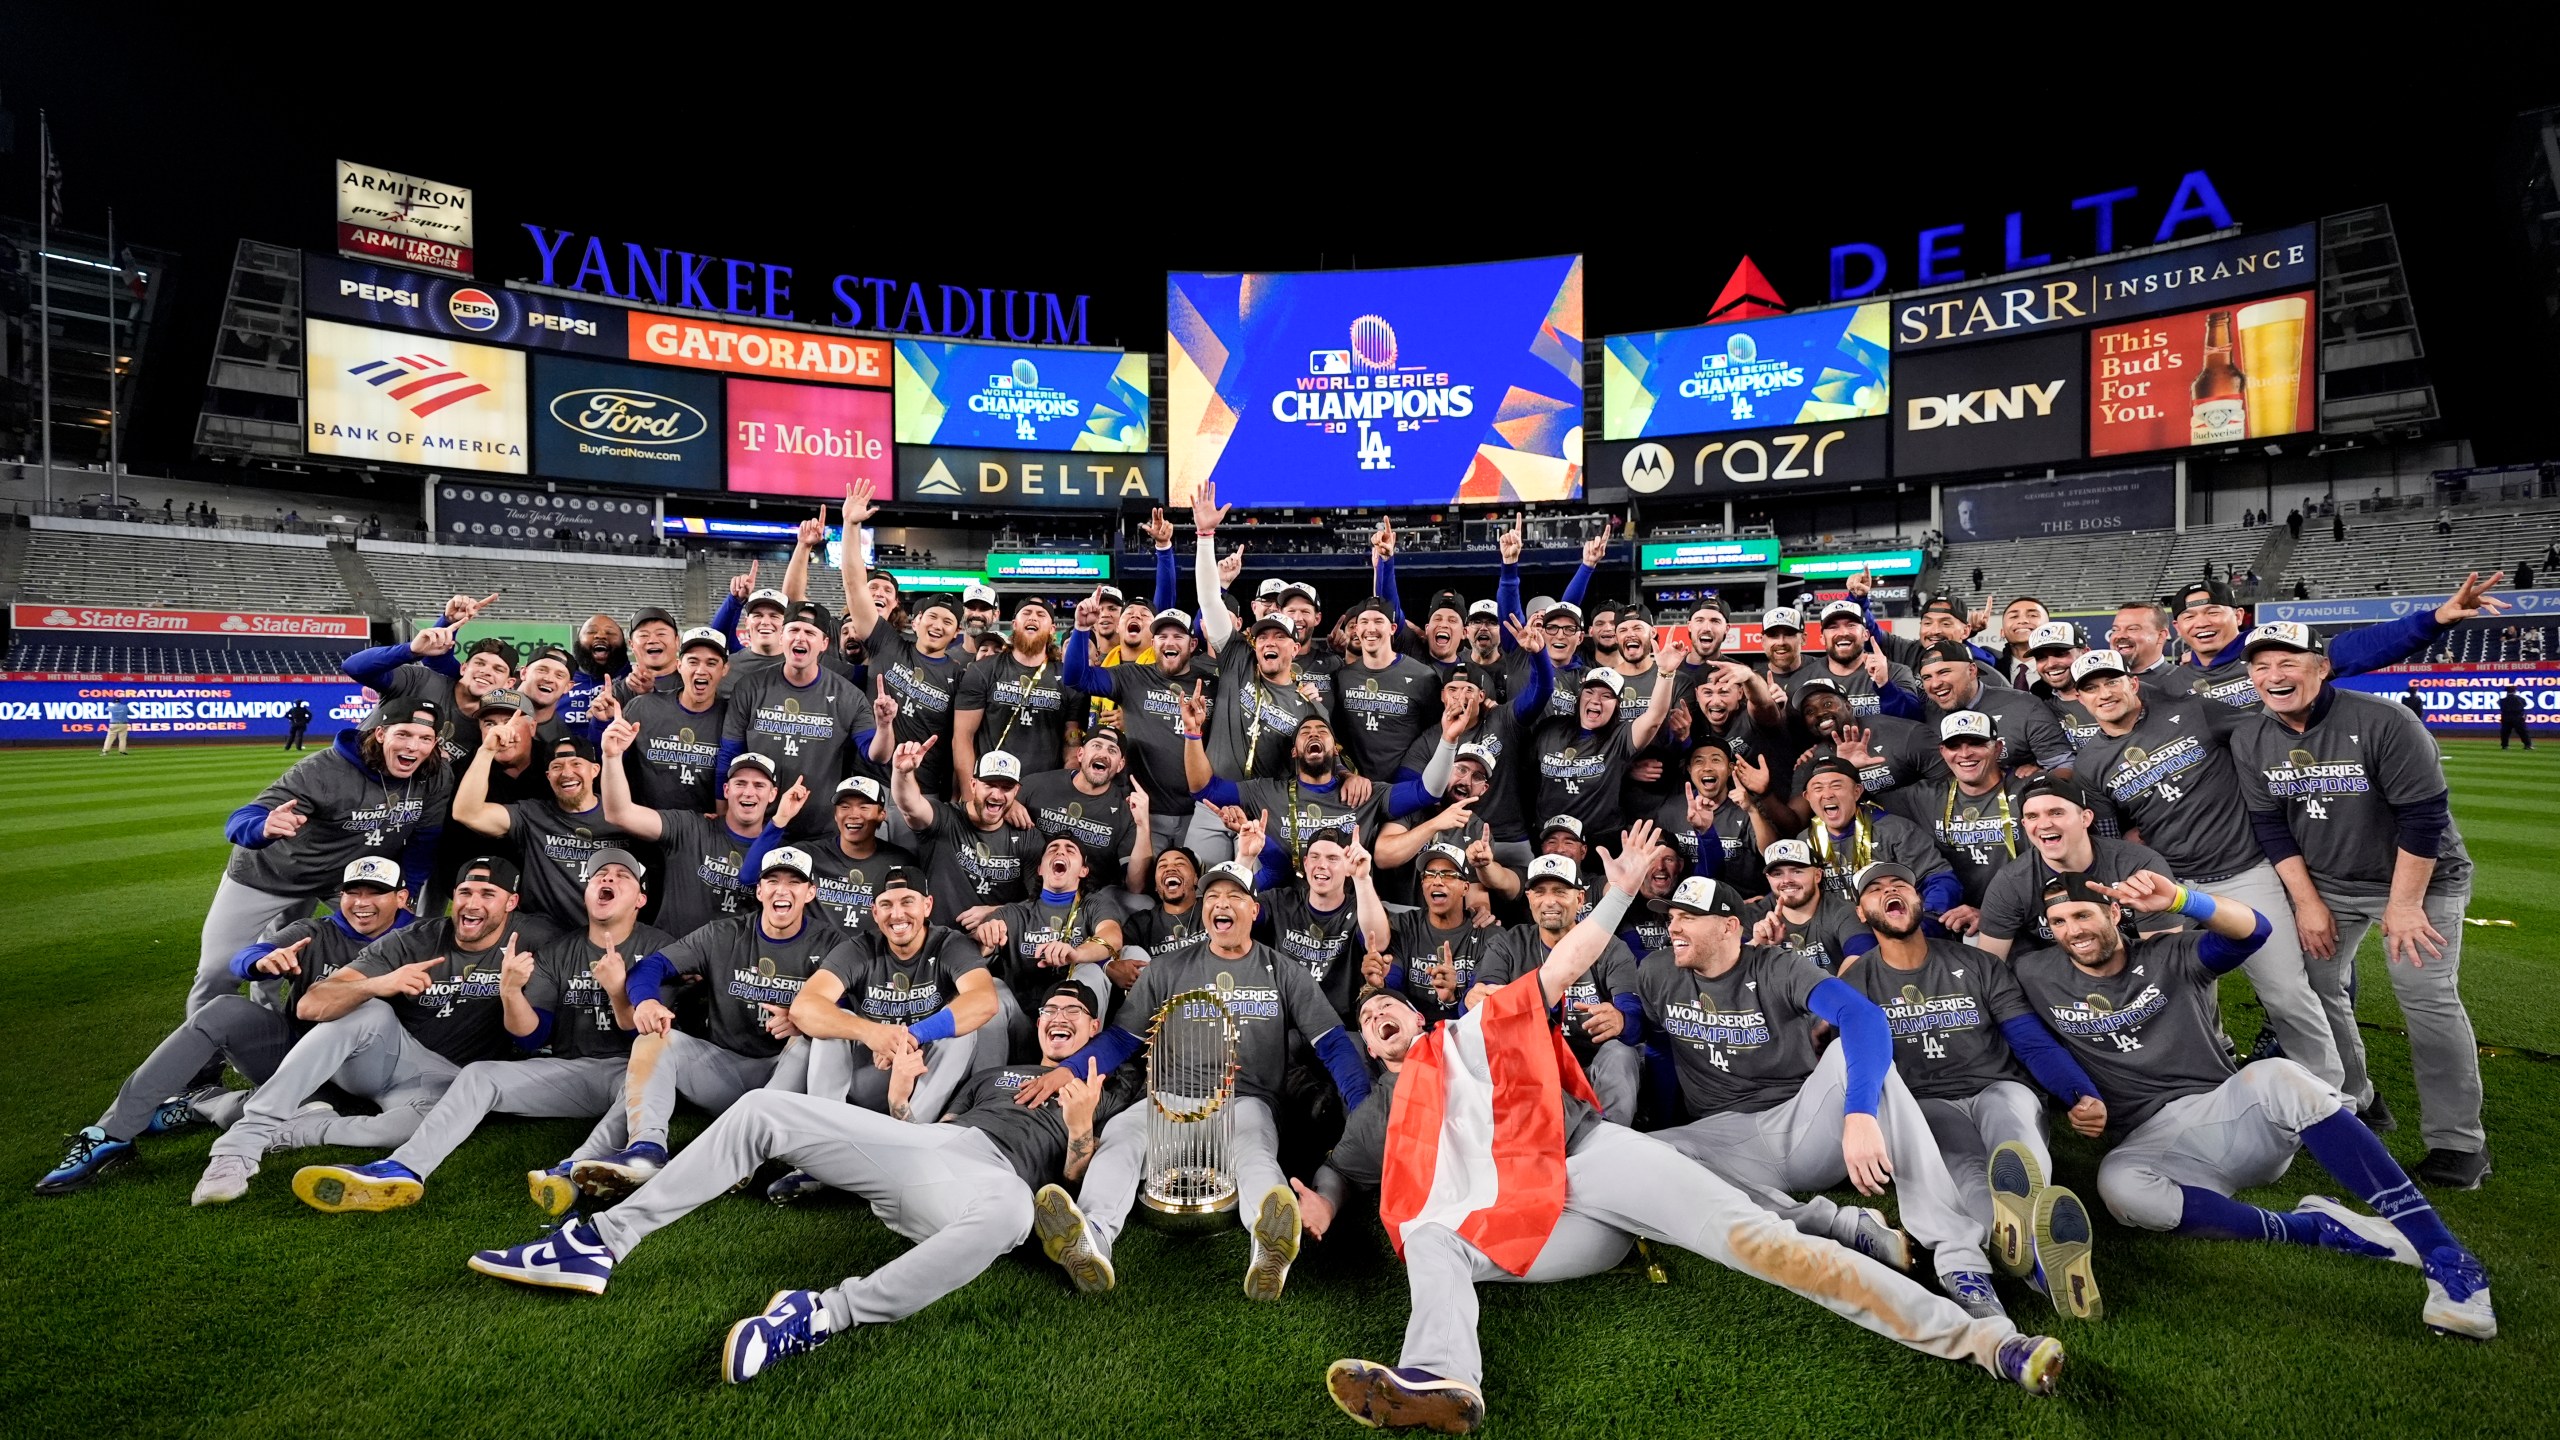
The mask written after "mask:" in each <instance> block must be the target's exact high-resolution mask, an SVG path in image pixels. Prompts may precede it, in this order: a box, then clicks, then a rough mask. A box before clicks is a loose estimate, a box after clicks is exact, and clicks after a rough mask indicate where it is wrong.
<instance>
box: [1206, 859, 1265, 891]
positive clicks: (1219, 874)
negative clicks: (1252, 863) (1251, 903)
mask: <svg viewBox="0 0 2560 1440" xmlns="http://www.w3.org/2000/svg"><path fill="white" fill-rule="evenodd" d="M1221 880H1224V881H1226V882H1227V883H1228V884H1230V885H1233V886H1234V887H1236V888H1237V889H1239V890H1242V891H1243V892H1244V893H1246V894H1247V895H1250V894H1252V893H1253V871H1251V870H1249V869H1247V868H1246V867H1245V863H1244V862H1243V861H1241V860H1222V861H1220V862H1219V863H1217V864H1215V865H1212V866H1210V867H1209V870H1208V873H1207V874H1205V875H1202V876H1201V877H1200V893H1201V894H1203V895H1206V894H1208V893H1209V887H1210V886H1212V885H1215V884H1217V883H1218V882H1219V881H1221Z"/></svg>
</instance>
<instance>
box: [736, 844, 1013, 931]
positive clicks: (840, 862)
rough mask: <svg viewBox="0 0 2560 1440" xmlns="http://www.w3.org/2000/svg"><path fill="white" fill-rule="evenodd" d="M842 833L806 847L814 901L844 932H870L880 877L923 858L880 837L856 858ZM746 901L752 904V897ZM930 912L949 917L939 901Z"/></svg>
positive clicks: (918, 863)
mask: <svg viewBox="0 0 2560 1440" xmlns="http://www.w3.org/2000/svg"><path fill="white" fill-rule="evenodd" d="M842 833H843V832H841V831H839V832H837V834H836V835H831V836H829V837H828V838H826V839H824V840H821V841H819V842H817V843H816V844H814V845H811V846H809V847H808V850H809V860H810V862H811V863H812V864H814V865H815V866H816V867H817V870H818V873H817V874H816V875H814V876H812V877H811V879H812V880H814V881H815V883H816V884H817V887H818V904H819V905H820V906H821V907H822V908H823V909H825V911H826V912H827V918H828V919H830V920H832V921H834V922H835V923H836V928H837V929H839V930H842V931H843V932H844V933H845V934H847V935H869V934H873V933H875V932H874V931H873V929H872V927H871V899H872V896H874V895H876V894H878V893H879V889H880V882H881V880H882V879H884V878H886V877H887V875H888V874H889V872H890V871H891V870H893V869H896V868H897V867H899V866H901V865H903V866H906V867H908V868H909V869H922V868H924V866H923V862H922V861H920V860H918V859H917V858H916V857H915V856H913V855H911V854H909V853H907V851H906V850H905V849H904V848H903V847H901V846H897V845H891V844H889V843H888V842H886V841H883V840H874V841H873V842H872V844H871V853H870V854H868V855H865V856H862V857H860V858H858V859H857V858H856V857H854V856H853V855H851V854H848V853H847V852H846V850H845V848H844V841H843V839H842V838H841V837H842ZM928 883H930V881H929V880H928ZM748 903H749V904H750V905H753V904H754V901H753V899H752V897H751V898H750V899H749V901H748ZM962 908H963V909H966V908H967V907H966V906H963V907H962ZM934 913H935V915H936V916H937V917H938V918H941V919H945V920H948V919H950V918H951V917H950V916H949V915H947V914H944V913H943V912H942V907H941V906H940V905H939V904H937V905H936V906H935V907H934Z"/></svg>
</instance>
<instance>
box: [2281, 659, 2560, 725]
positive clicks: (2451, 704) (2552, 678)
mask: <svg viewBox="0 0 2560 1440" xmlns="http://www.w3.org/2000/svg"><path fill="white" fill-rule="evenodd" d="M2329 683H2330V684H2333V685H2339V686H2343V687H2345V688H2346V689H2349V690H2361V691H2363V692H2364V693H2366V694H2368V695H2379V696H2381V697H2382V698H2383V699H2385V700H2398V699H2400V697H2402V696H2404V695H2415V696H2417V697H2418V700H2419V703H2421V704H2423V705H2425V706H2426V707H2427V728H2428V729H2430V730H2437V731H2442V732H2444V733H2446V734H2449V735H2494V734H2496V733H2498V706H2499V702H2501V701H2502V700H2504V699H2505V698H2506V694H2507V692H2508V691H2509V690H2513V691H2515V692H2516V693H2517V694H2519V695H2521V696H2523V697H2524V723H2525V728H2527V729H2529V730H2535V731H2548V730H2560V666H2552V667H2549V668H2537V667H2535V666H2530V665H2412V666H2407V667H2404V668H2401V669H2396V670H2374V671H2369V672H2367V673H2365V674H2362V675H2349V676H2347V677H2345V678H2344V679H2336V680H2332V681H2330V682H2329Z"/></svg>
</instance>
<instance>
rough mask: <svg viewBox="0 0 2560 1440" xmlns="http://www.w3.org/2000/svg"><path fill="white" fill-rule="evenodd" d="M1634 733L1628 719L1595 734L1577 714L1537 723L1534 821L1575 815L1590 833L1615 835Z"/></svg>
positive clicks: (1533, 757) (1532, 791)
mask: <svg viewBox="0 0 2560 1440" xmlns="http://www.w3.org/2000/svg"><path fill="white" fill-rule="evenodd" d="M1629 738H1630V737H1629V736H1628V734H1627V726H1626V722H1624V721H1622V720H1612V721H1610V722H1609V723H1608V725H1606V726H1605V727H1603V728H1602V729H1601V730H1599V731H1598V732H1597V733H1594V732H1592V731H1589V730H1585V729H1583V728H1582V721H1581V720H1580V719H1579V718H1578V717H1573V716H1567V717H1563V718H1555V717H1550V718H1548V719H1546V720H1542V721H1540V722H1539V723H1538V729H1537V732H1536V733H1535V734H1534V735H1533V736H1532V737H1531V738H1530V742H1529V749H1530V750H1531V751H1532V752H1533V753H1532V754H1531V756H1530V757H1529V758H1530V759H1531V760H1532V761H1533V762H1534V763H1535V765H1536V767H1537V768H1536V770H1535V772H1534V774H1532V775H1531V776H1530V781H1531V788H1530V797H1531V800H1530V806H1529V812H1530V813H1531V814H1533V815H1535V816H1537V817H1538V818H1537V820H1536V821H1535V822H1533V823H1537V824H1544V823H1545V822H1546V820H1547V818H1548V817H1549V816H1554V815H1570V816H1572V817H1573V818H1575V819H1577V820H1579V821H1581V822H1582V833H1583V834H1584V835H1586V836H1598V835H1608V834H1614V833H1615V832H1616V831H1617V829H1618V809H1619V806H1618V786H1619V782H1620V781H1621V780H1622V779H1624V778H1625V776H1626V773H1627V760H1628V756H1627V749H1628V740H1629Z"/></svg>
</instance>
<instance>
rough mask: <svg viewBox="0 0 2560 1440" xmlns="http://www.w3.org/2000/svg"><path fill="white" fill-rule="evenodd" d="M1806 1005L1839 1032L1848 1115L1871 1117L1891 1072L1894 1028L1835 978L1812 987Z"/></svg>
mask: <svg viewBox="0 0 2560 1440" xmlns="http://www.w3.org/2000/svg"><path fill="white" fill-rule="evenodd" d="M1805 1003H1806V1004H1807V1005H1808V1006H1809V1007H1811V1009H1812V1010H1813V1013H1814V1014H1816V1015H1819V1016H1821V1017H1822V1018H1823V1019H1825V1020H1828V1021H1830V1022H1831V1023H1832V1025H1833V1026H1834V1027H1836V1028H1837V1029H1838V1030H1839V1031H1840V1044H1841V1046H1842V1047H1843V1049H1842V1051H1841V1053H1842V1054H1843V1055H1845V1056H1846V1057H1847V1058H1848V1066H1849V1088H1848V1092H1847V1105H1848V1109H1849V1111H1850V1113H1852V1114H1856V1115H1873V1114H1874V1113H1876V1106H1877V1105H1878V1104H1879V1103H1881V1102H1882V1101H1883V1099H1884V1077H1885V1076H1886V1074H1887V1073H1889V1072H1890V1071H1891V1070H1892V1069H1893V1027H1892V1026H1891V1025H1890V1024H1888V1023H1887V1022H1886V1020H1885V1018H1884V1011H1882V1010H1880V1009H1878V1008H1876V1003H1875V1002H1874V1001H1872V1000H1870V999H1868V998H1867V997H1866V996H1864V995H1861V994H1859V993H1858V992H1857V991H1855V990H1853V989H1851V988H1850V987H1849V982H1847V981H1845V980H1842V979H1839V978H1837V977H1836V976H1835V977H1831V978H1827V979H1825V980H1823V982H1822V983H1821V984H1819V985H1816V986H1814V987H1813V993H1812V994H1810V995H1808V996H1806V997H1805Z"/></svg>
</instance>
